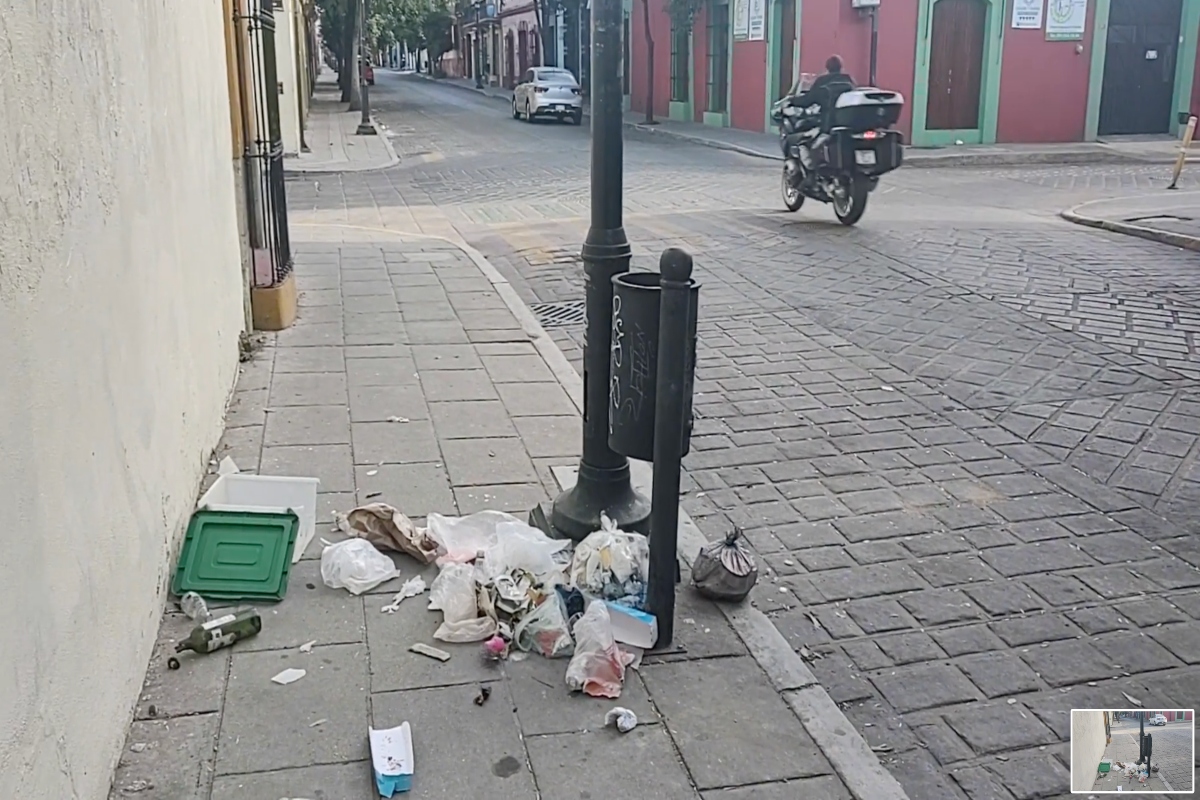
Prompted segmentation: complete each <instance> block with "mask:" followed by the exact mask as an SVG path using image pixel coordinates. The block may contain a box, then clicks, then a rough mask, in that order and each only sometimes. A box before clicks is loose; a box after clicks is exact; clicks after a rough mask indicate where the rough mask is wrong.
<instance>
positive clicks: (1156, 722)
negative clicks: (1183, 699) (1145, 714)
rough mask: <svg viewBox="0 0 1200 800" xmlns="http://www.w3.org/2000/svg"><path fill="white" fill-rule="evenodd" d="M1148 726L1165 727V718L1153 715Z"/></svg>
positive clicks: (1160, 715)
mask: <svg viewBox="0 0 1200 800" xmlns="http://www.w3.org/2000/svg"><path fill="white" fill-rule="evenodd" d="M1150 724H1151V725H1166V724H1167V718H1166V717H1164V716H1163V715H1162V714H1155V715H1154V716H1153V717H1151V718H1150Z"/></svg>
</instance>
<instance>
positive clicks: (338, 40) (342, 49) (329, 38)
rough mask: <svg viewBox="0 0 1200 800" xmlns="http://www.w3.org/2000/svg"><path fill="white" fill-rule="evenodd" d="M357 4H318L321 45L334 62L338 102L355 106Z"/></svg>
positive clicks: (331, 0)
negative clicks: (338, 91)
mask: <svg viewBox="0 0 1200 800" xmlns="http://www.w3.org/2000/svg"><path fill="white" fill-rule="evenodd" d="M360 2H361V0H320V9H321V29H322V30H323V31H324V33H325V43H326V44H327V45H329V49H330V50H332V51H333V54H334V56H335V57H336V58H337V64H338V67H337V72H338V86H339V87H340V88H341V90H342V102H343V103H350V104H351V105H355V104H356V103H357V102H358V101H359V97H358V70H357V65H358V4H359V3H360Z"/></svg>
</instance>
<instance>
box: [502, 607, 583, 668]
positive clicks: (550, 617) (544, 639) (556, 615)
mask: <svg viewBox="0 0 1200 800" xmlns="http://www.w3.org/2000/svg"><path fill="white" fill-rule="evenodd" d="M514 640H515V641H516V643H517V647H519V648H520V649H522V650H536V651H537V652H539V653H541V654H542V655H544V656H545V657H546V658H559V657H565V656H569V655H571V653H572V652H574V650H575V642H573V641H572V640H571V629H570V628H568V627H567V615H566V611H565V609H564V608H563V601H562V597H561V596H559V594H558V592H552V593H551V594H549V595H547V596H546V599H545V600H543V601H542V604H541V605H540V606H538V607H537V608H535V609H534V610H533V611H530V612H529V613H528V614H526V615H525V616H524V617H522V618H521V621H520V622H518V623H517V628H516V630H515V631H514Z"/></svg>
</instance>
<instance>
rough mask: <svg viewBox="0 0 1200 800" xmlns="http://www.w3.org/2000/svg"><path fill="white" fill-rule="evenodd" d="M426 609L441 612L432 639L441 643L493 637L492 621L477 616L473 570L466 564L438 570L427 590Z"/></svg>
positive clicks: (449, 565) (493, 623)
mask: <svg viewBox="0 0 1200 800" xmlns="http://www.w3.org/2000/svg"><path fill="white" fill-rule="evenodd" d="M429 609H430V610H431V611H441V612H442V624H441V625H440V626H439V627H438V629H437V630H436V631H434V634H433V638H435V639H439V640H441V641H443V642H482V641H483V640H484V639H488V638H491V637H492V636H494V635H495V633H496V620H494V619H493V618H491V617H488V616H480V614H479V601H478V599H477V596H476V590H475V568H474V567H472V566H470V565H468V564H458V563H454V562H451V563H448V564H444V565H443V566H442V570H441V572H439V573H438V576H437V577H436V578H434V580H433V585H432V586H430V587H429Z"/></svg>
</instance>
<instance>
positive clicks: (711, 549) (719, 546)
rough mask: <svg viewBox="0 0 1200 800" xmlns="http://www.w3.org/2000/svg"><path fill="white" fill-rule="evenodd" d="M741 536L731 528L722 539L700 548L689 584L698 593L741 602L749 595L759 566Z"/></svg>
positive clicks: (713, 597) (738, 530)
mask: <svg viewBox="0 0 1200 800" xmlns="http://www.w3.org/2000/svg"><path fill="white" fill-rule="evenodd" d="M741 536H742V531H741V530H740V529H739V528H734V529H733V532H732V533H730V534H729V535H728V536H726V537H725V539H724V540H723V541H720V542H713V543H712V544H708V545H705V546H704V547H702V548H700V554H699V555H697V556H696V560H695V562H693V564H692V583H693V584H694V585H695V587H696V590H697V591H698V592H700V594H702V595H704V596H705V597H709V598H712V599H713V600H728V601H731V602H740V601H742V600H744V599H745V598H746V595H748V594H750V590H751V589H753V588H754V584H755V583H756V582H757V581H758V567H757V566H756V565H755V563H754V556H752V555H750V551H749V550H748V549H746V546H745V545H744V544H742V541H741Z"/></svg>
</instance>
